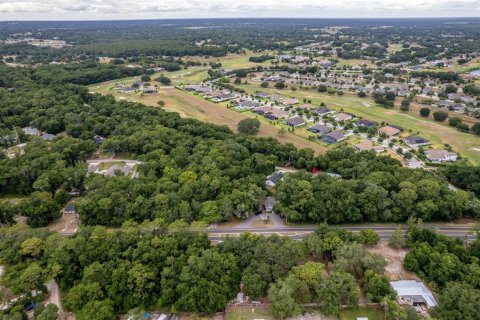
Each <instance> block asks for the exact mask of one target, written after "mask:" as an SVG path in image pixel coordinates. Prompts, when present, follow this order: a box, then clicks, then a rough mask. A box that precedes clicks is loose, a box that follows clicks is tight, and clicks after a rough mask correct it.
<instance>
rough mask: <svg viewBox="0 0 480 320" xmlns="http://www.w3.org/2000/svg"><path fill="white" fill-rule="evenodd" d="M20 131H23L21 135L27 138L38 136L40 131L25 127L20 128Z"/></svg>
mask: <svg viewBox="0 0 480 320" xmlns="http://www.w3.org/2000/svg"><path fill="white" fill-rule="evenodd" d="M22 131H23V133H25V134H27V135H29V136H39V135H40V131H38V129H37V128H34V127H25V128H22Z"/></svg>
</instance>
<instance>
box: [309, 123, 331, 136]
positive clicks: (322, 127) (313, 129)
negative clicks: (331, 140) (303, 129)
mask: <svg viewBox="0 0 480 320" xmlns="http://www.w3.org/2000/svg"><path fill="white" fill-rule="evenodd" d="M308 131H311V132H315V133H318V134H320V135H322V134H326V133H329V132H330V129H329V128H328V127H327V126H325V125H323V124H320V123H319V124H316V125H314V126H311V127H310V128H308Z"/></svg>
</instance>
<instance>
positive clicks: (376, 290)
mask: <svg viewBox="0 0 480 320" xmlns="http://www.w3.org/2000/svg"><path fill="white" fill-rule="evenodd" d="M364 279H365V285H364V290H365V294H366V296H367V299H368V300H370V301H374V302H380V301H382V299H383V298H384V297H389V298H391V299H395V297H396V293H395V291H394V290H393V289H392V287H391V286H390V280H389V279H388V277H386V276H384V275H379V274H377V273H375V272H374V271H372V270H367V271H365V274H364Z"/></svg>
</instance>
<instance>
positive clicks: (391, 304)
mask: <svg viewBox="0 0 480 320" xmlns="http://www.w3.org/2000/svg"><path fill="white" fill-rule="evenodd" d="M381 304H382V307H383V310H384V311H385V319H386V320H407V313H406V312H405V310H404V309H403V308H402V307H400V306H399V305H398V304H397V303H396V302H395V301H394V300H392V299H391V298H389V297H385V298H383V300H382V302H381Z"/></svg>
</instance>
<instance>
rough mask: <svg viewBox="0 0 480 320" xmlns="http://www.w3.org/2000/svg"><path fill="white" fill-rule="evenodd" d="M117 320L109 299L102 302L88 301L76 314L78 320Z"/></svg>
mask: <svg viewBox="0 0 480 320" xmlns="http://www.w3.org/2000/svg"><path fill="white" fill-rule="evenodd" d="M116 318H117V316H116V314H115V310H114V308H113V302H112V301H111V300H110V299H106V300H102V301H90V302H89V303H87V304H86V305H85V307H83V309H82V311H81V312H79V313H78V314H77V319H79V320H90V319H97V320H115V319H116Z"/></svg>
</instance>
